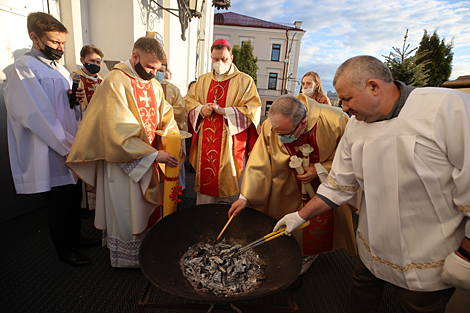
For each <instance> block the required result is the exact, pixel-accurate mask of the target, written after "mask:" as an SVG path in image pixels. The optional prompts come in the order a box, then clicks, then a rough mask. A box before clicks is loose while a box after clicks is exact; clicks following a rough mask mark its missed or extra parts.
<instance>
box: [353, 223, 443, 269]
mask: <svg viewBox="0 0 470 313" xmlns="http://www.w3.org/2000/svg"><path fill="white" fill-rule="evenodd" d="M357 235H358V237H359V239H361V241H362V244H363V245H364V247H366V249H367V251H369V253H371V252H370V247H369V246H368V245H367V243H366V240H365V239H364V237H362V234H361V233H360V232H359V231H357ZM372 261H374V262H379V263H381V264H383V265H385V266H388V267H391V268H393V269H394V270H398V271H400V272H403V273H406V272H408V271H409V270H413V269H419V270H425V269H432V268H438V267H443V266H444V261H445V260H440V261H434V262H421V263H415V262H411V263H409V264H407V265H406V266H401V265H398V264H395V263H392V262H390V261H387V260H385V259H382V258H379V257H377V256H373V255H372Z"/></svg>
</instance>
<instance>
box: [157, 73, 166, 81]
mask: <svg viewBox="0 0 470 313" xmlns="http://www.w3.org/2000/svg"><path fill="white" fill-rule="evenodd" d="M155 79H156V80H158V82H159V83H161V82H162V81H163V80H164V79H165V73H162V72H157V74H155Z"/></svg>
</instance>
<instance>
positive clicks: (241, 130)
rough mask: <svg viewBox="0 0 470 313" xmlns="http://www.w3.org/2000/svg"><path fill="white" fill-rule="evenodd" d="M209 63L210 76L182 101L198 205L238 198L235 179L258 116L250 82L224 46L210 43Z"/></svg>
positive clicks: (251, 141)
mask: <svg viewBox="0 0 470 313" xmlns="http://www.w3.org/2000/svg"><path fill="white" fill-rule="evenodd" d="M211 58H212V65H213V68H214V70H213V71H212V72H210V73H207V74H204V75H202V76H200V77H199V78H198V80H197V82H196V83H195V84H194V86H193V87H192V88H191V89H190V91H189V92H188V94H187V95H186V97H185V106H186V110H187V112H188V127H189V128H190V131H191V132H192V133H193V137H192V138H193V142H192V147H191V152H190V155H189V160H190V162H191V164H192V165H193V167H194V169H195V170H196V181H195V184H194V189H195V190H196V192H197V204H205V203H217V202H219V201H224V200H225V201H233V200H232V199H231V198H230V197H231V196H237V195H238V193H239V184H238V179H239V178H240V177H241V174H242V170H243V166H244V162H245V157H246V156H247V155H248V153H249V152H250V151H251V148H252V147H253V145H254V142H255V141H256V139H257V137H258V128H259V119H260V110H261V100H260V98H259V95H258V92H257V90H256V86H255V84H254V81H253V79H252V78H251V77H250V76H248V75H246V74H244V73H242V72H240V71H238V69H237V67H236V66H235V64H233V63H232V59H233V56H232V54H231V46H230V44H229V43H228V42H227V41H226V40H224V39H218V40H216V41H215V42H214V43H213V45H212V47H211Z"/></svg>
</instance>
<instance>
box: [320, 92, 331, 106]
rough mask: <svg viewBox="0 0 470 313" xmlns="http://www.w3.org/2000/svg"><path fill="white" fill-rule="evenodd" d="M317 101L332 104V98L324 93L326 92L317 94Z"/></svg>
mask: <svg viewBox="0 0 470 313" xmlns="http://www.w3.org/2000/svg"><path fill="white" fill-rule="evenodd" d="M317 102H318V103H323V104H328V105H331V103H330V99H328V97H327V96H326V95H325V94H324V93H319V94H318V96H317Z"/></svg>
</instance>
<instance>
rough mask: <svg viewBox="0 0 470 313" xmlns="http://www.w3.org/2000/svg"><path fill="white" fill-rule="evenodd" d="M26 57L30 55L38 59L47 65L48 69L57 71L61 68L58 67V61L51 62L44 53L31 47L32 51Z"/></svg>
mask: <svg viewBox="0 0 470 313" xmlns="http://www.w3.org/2000/svg"><path fill="white" fill-rule="evenodd" d="M26 55H29V56H32V57H34V58H36V59H38V60H39V61H41V62H42V63H44V64H46V65H47V66H48V67H50V68H52V69H55V70H58V69H59V67H58V66H57V62H56V61H54V60H49V59H48V58H46V56H45V55H44V53H42V52H41V51H39V50H38V49H36V48H34V47H31V50H30V51H29V52H28V53H26Z"/></svg>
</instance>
